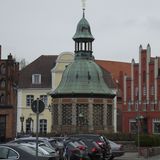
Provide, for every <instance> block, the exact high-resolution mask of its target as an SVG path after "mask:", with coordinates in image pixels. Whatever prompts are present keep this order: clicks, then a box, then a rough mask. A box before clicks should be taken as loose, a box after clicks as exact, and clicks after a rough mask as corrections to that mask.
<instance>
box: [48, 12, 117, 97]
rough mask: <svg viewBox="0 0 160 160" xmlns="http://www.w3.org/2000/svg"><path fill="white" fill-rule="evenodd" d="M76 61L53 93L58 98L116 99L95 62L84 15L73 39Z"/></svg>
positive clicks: (64, 73)
mask: <svg viewBox="0 0 160 160" xmlns="http://www.w3.org/2000/svg"><path fill="white" fill-rule="evenodd" d="M73 39H74V41H75V59H74V62H72V63H71V64H69V65H68V66H67V67H66V69H65V70H64V72H63V75H62V79H61V82H60V84H59V85H58V87H57V88H56V89H55V90H54V91H53V92H52V93H51V96H52V97H53V98H54V97H55V98H56V97H60V98H61V97H100V98H103V97H105V98H107V97H114V96H115V95H114V93H113V92H112V90H111V89H110V88H109V87H108V86H107V84H106V83H105V82H104V79H103V73H102V70H101V68H100V67H99V66H98V65H97V64H96V63H95V62H94V60H93V59H94V58H93V56H92V42H93V40H94V38H93V36H92V34H91V29H90V25H89V23H88V21H87V20H86V19H85V16H84V13H83V17H82V19H81V20H80V21H79V23H78V25H77V30H76V33H75V35H74V37H73Z"/></svg>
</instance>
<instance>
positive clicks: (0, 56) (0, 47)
mask: <svg viewBox="0 0 160 160" xmlns="http://www.w3.org/2000/svg"><path fill="white" fill-rule="evenodd" d="M1 48H2V47H1V45H0V60H1Z"/></svg>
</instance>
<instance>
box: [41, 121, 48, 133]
mask: <svg viewBox="0 0 160 160" xmlns="http://www.w3.org/2000/svg"><path fill="white" fill-rule="evenodd" d="M39 125H40V133H47V120H46V119H41V120H40V123H39Z"/></svg>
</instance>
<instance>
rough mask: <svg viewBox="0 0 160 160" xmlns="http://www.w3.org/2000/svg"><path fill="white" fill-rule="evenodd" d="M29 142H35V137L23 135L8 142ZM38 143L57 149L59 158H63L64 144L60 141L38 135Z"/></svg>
mask: <svg viewBox="0 0 160 160" xmlns="http://www.w3.org/2000/svg"><path fill="white" fill-rule="evenodd" d="M30 142H36V137H24V138H17V139H15V140H13V141H10V142H9V143H19V144H20V143H30ZM38 143H39V144H40V143H44V144H46V146H48V147H50V148H52V149H55V150H56V151H58V153H59V156H60V159H63V150H64V146H63V144H61V143H60V142H58V141H57V140H56V139H54V138H44V137H39V138H38Z"/></svg>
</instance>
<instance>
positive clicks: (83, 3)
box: [82, 0, 86, 18]
mask: <svg viewBox="0 0 160 160" xmlns="http://www.w3.org/2000/svg"><path fill="white" fill-rule="evenodd" d="M82 9H83V18H85V10H86V0H82Z"/></svg>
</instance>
